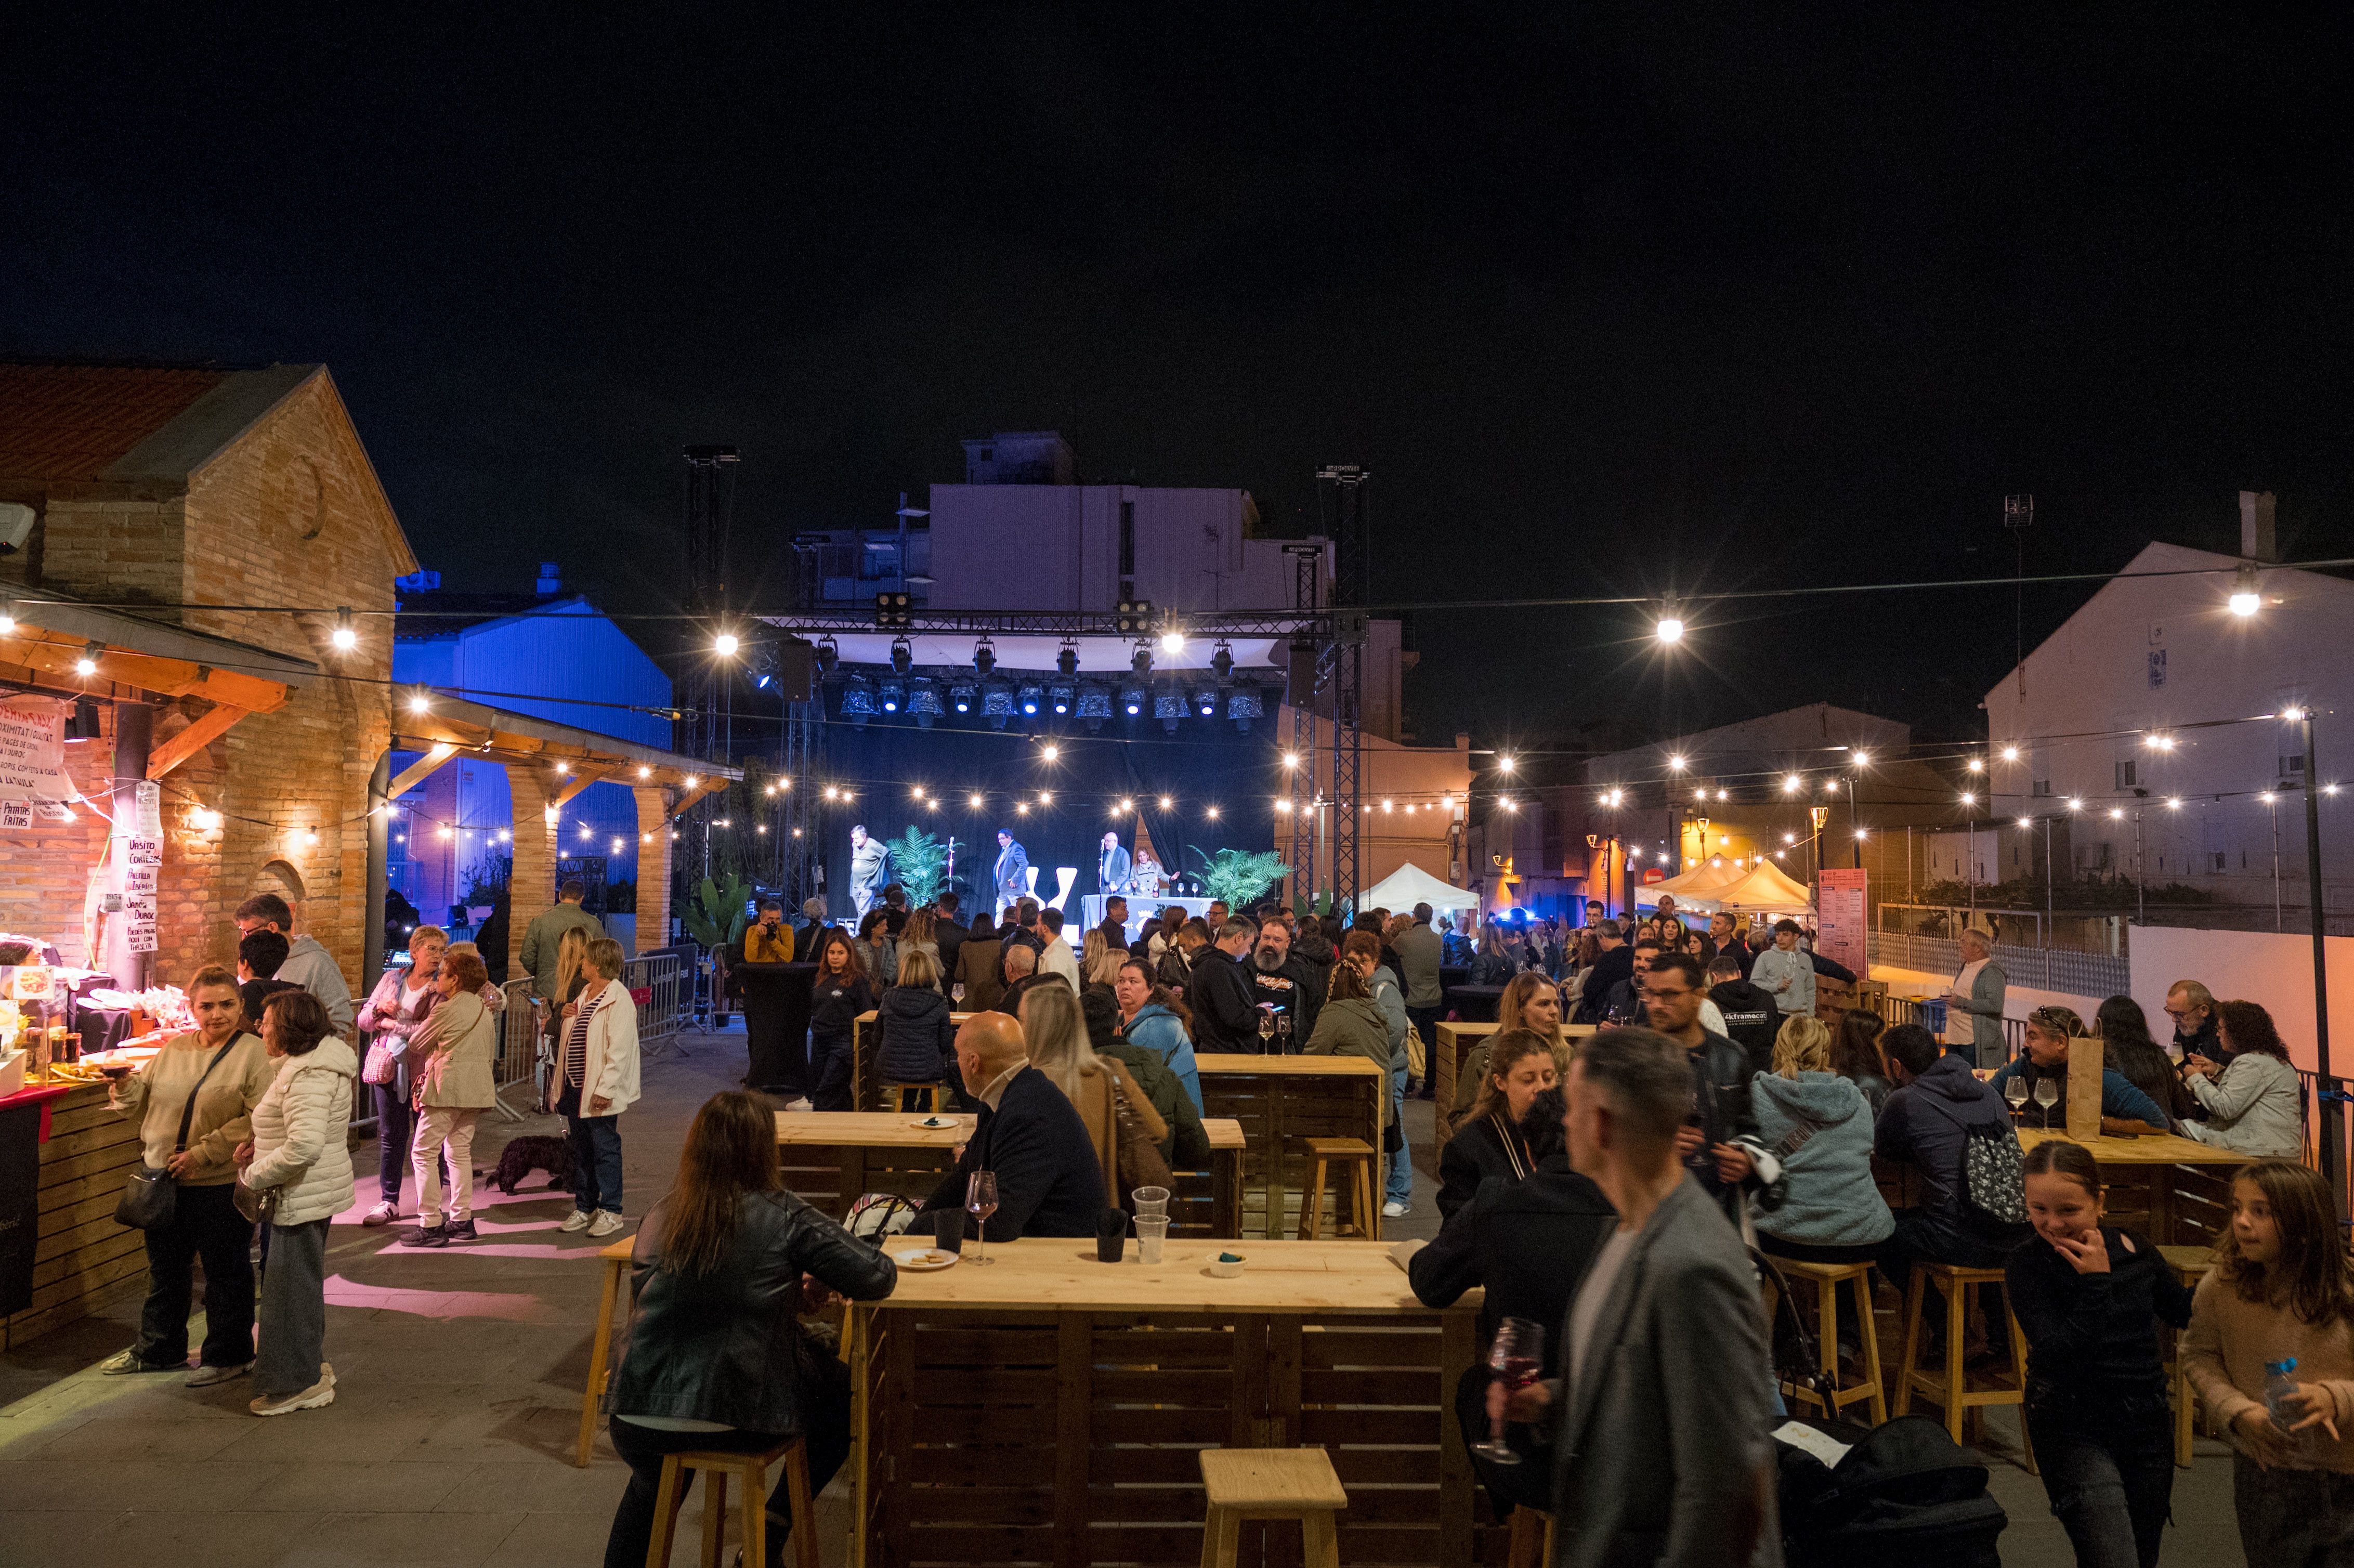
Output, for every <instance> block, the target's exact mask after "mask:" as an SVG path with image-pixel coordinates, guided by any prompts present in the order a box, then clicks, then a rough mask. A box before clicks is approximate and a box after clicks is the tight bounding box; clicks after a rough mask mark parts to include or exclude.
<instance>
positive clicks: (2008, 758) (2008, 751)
mask: <svg viewBox="0 0 2354 1568" xmlns="http://www.w3.org/2000/svg"><path fill="white" fill-rule="evenodd" d="M2002 759H2003V760H2004V761H2005V762H2016V761H2018V760H2019V747H2015V746H2006V747H2003V748H2002Z"/></svg>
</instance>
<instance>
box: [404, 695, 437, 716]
mask: <svg viewBox="0 0 2354 1568" xmlns="http://www.w3.org/2000/svg"><path fill="white" fill-rule="evenodd" d="M408 711H409V712H410V713H413V714H429V713H431V712H432V711H433V705H432V704H431V703H429V702H428V701H427V700H426V698H425V694H424V693H423V692H419V693H417V694H415V695H414V696H411V697H410V698H409V699H408Z"/></svg>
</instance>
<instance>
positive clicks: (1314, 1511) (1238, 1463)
mask: <svg viewBox="0 0 2354 1568" xmlns="http://www.w3.org/2000/svg"><path fill="white" fill-rule="evenodd" d="M1202 1489H1203V1491H1204V1493H1206V1494H1207V1495H1208V1498H1209V1504H1210V1511H1209V1516H1208V1518H1207V1519H1205V1520H1204V1521H1203V1525H1202V1568H1235V1561H1236V1559H1237V1557H1238V1556H1239V1555H1240V1553H1241V1551H1242V1535H1243V1521H1244V1520H1253V1519H1296V1520H1299V1553H1300V1560H1301V1563H1303V1564H1304V1568H1341V1532H1340V1529H1339V1520H1338V1519H1337V1518H1336V1516H1337V1515H1338V1514H1339V1513H1340V1511H1341V1510H1342V1509H1344V1508H1347V1507H1348V1506H1349V1494H1348V1493H1347V1492H1346V1491H1344V1490H1342V1489H1341V1478H1340V1477H1339V1476H1336V1475H1334V1474H1333V1473H1332V1461H1331V1459H1330V1458H1328V1457H1325V1453H1324V1450H1323V1449H1321V1448H1204V1449H1203V1450H1202ZM804 1568H807V1565H806V1564H805V1565H804Z"/></svg>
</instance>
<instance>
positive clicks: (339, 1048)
mask: <svg viewBox="0 0 2354 1568" xmlns="http://www.w3.org/2000/svg"><path fill="white" fill-rule="evenodd" d="M359 1072H360V1060H359V1058H358V1057H357V1056H356V1055H355V1054H353V1053H352V1048H351V1047H350V1046H348V1045H346V1044H344V1043H343V1042H342V1041H341V1040H339V1039H337V1038H336V1037H335V1036H334V1035H332V1034H330V1035H329V1036H327V1038H325V1039H324V1040H322V1041H320V1042H319V1044H318V1045H317V1046H316V1047H315V1048H313V1050H312V1051H311V1052H310V1053H308V1054H305V1055H301V1056H289V1057H287V1058H286V1059H285V1060H284V1061H282V1062H281V1063H280V1064H279V1065H278V1076H277V1077H276V1078H274V1079H272V1080H271V1081H270V1087H269V1089H268V1090H267V1091H265V1092H264V1093H263V1095H262V1097H261V1099H260V1103H258V1104H257V1105H255V1107H253V1163H252V1164H250V1165H249V1166H247V1167H246V1170H245V1184H246V1185H247V1186H249V1187H250V1188H252V1189H253V1190H254V1191H255V1192H268V1191H269V1190H270V1188H272V1187H275V1188H278V1189H279V1199H278V1214H277V1223H278V1224H281V1225H301V1224H309V1223H310V1222H311V1221H313V1220H324V1219H331V1218H333V1217H334V1216H335V1215H337V1214H340V1213H343V1212H344V1211H345V1209H348V1208H350V1207H351V1206H352V1150H351V1143H350V1140H349V1136H348V1130H347V1129H348V1128H350V1126H351V1121H352V1086H353V1085H354V1084H355V1083H356V1082H357V1081H358V1080H359Z"/></svg>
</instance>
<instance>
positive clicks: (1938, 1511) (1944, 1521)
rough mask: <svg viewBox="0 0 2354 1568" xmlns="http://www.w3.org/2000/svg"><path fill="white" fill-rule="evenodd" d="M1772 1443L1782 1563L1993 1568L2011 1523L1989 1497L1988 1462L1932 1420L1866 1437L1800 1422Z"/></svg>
mask: <svg viewBox="0 0 2354 1568" xmlns="http://www.w3.org/2000/svg"><path fill="white" fill-rule="evenodd" d="M1793 1427H1797V1428H1803V1429H1804V1430H1801V1431H1797V1432H1793V1430H1792V1428H1793ZM1774 1436H1775V1450H1776V1457H1777V1460H1778V1463H1779V1467H1780V1477H1779V1480H1780V1485H1779V1493H1780V1500H1781V1508H1782V1553H1783V1557H1784V1559H1785V1561H1787V1562H1790V1563H1808V1564H1809V1568H1884V1565H1885V1564H1888V1563H1904V1564H1905V1565H1906V1568H1999V1564H2000V1563H2001V1561H2002V1558H2001V1554H2000V1552H1999V1549H1998V1547H1997V1544H1996V1538H1997V1537H1998V1536H1999V1535H2001V1533H2002V1532H2003V1530H2004V1528H2005V1527H2006V1526H2008V1525H2009V1523H2010V1517H2009V1515H2008V1514H2006V1513H2004V1512H2003V1510H2002V1505H2001V1504H2000V1503H1999V1502H1997V1501H1996V1500H1995V1499H1993V1498H1992V1497H1991V1496H1989V1495H1988V1491H1987V1467H1986V1465H1985V1463H1984V1462H1983V1461H1981V1460H1980V1459H1979V1458H1978V1456H1977V1455H1976V1454H1975V1453H1972V1452H1971V1451H1970V1450H1968V1449H1967V1448H1964V1447H1961V1446H1958V1445H1956V1443H1955V1442H1954V1440H1953V1439H1952V1438H1951V1437H1948V1436H1946V1430H1945V1428H1944V1427H1942V1426H1940V1425H1938V1424H1937V1423H1936V1422H1935V1421H1934V1420H1932V1419H1930V1418H1929V1417H1928V1416H1925V1415H1899V1416H1897V1417H1895V1418H1894V1419H1893V1420H1891V1421H1888V1422H1886V1423H1883V1424H1882V1425H1879V1426H1875V1427H1872V1428H1870V1429H1869V1430H1867V1429H1865V1428H1863V1427H1861V1426H1857V1425H1852V1424H1851V1423H1849V1422H1844V1421H1821V1420H1814V1419H1802V1420H1797V1421H1794V1422H1791V1423H1788V1424H1786V1425H1784V1426H1782V1427H1781V1428H1780V1429H1778V1430H1777V1431H1776V1433H1775V1434H1774ZM1793 1438H1796V1439H1797V1441H1793ZM1823 1438H1828V1439H1829V1440H1830V1441H1831V1442H1832V1443H1836V1444H1840V1445H1845V1446H1847V1452H1846V1453H1845V1454H1843V1455H1842V1454H1838V1453H1837V1451H1836V1449H1833V1448H1830V1447H1829V1446H1825V1445H1824V1444H1823V1443H1822V1442H1821V1439H1823ZM1826 1457H1831V1458H1832V1459H1833V1462H1831V1463H1826V1462H1825V1458H1826Z"/></svg>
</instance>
